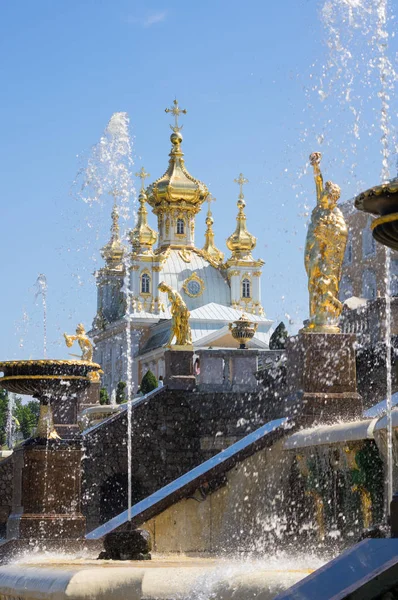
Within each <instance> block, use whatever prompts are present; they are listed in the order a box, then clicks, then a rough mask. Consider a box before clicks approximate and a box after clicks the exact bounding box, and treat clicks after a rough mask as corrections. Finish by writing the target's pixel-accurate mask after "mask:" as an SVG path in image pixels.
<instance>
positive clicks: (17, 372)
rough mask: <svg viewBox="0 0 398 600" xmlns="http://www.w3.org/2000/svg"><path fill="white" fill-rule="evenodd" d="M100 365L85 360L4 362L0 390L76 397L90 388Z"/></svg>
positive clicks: (1, 368)
mask: <svg viewBox="0 0 398 600" xmlns="http://www.w3.org/2000/svg"><path fill="white" fill-rule="evenodd" d="M100 368H101V367H100V365H98V364H97V363H90V362H87V361H83V360H47V359H43V360H11V361H5V362H0V371H3V373H4V376H3V377H0V386H1V387H3V388H5V389H6V390H8V391H9V392H13V393H15V394H25V395H29V396H34V397H38V398H40V396H44V395H47V394H50V395H62V394H63V393H66V392H67V393H68V394H71V393H72V394H73V393H75V392H77V391H79V390H80V389H82V388H84V387H86V386H88V385H89V384H90V378H89V373H92V372H96V371H99V370H100Z"/></svg>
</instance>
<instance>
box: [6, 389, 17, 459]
mask: <svg viewBox="0 0 398 600" xmlns="http://www.w3.org/2000/svg"><path fill="white" fill-rule="evenodd" d="M14 411H15V399H14V394H9V395H8V406H7V424H6V444H7V446H8V448H9V449H10V450H11V449H12V448H13V447H14V443H15V426H16V423H15V417H14Z"/></svg>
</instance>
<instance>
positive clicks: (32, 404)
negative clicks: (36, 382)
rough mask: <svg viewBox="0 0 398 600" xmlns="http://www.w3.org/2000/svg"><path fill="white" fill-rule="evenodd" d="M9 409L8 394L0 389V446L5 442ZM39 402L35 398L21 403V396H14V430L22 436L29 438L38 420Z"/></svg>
mask: <svg viewBox="0 0 398 600" xmlns="http://www.w3.org/2000/svg"><path fill="white" fill-rule="evenodd" d="M8 411H9V396H8V393H7V391H6V390H3V389H0V446H4V445H5V444H6V443H7V421H8ZM39 412H40V404H39V402H38V401H37V400H29V401H28V402H25V403H23V402H22V398H19V397H16V398H15V401H14V403H13V414H12V416H13V419H14V421H13V422H14V424H15V426H16V430H17V431H19V432H21V433H22V436H23V438H24V439H25V440H26V439H27V438H29V437H30V436H31V435H32V433H33V430H34V429H35V427H36V426H37V423H38V420H39Z"/></svg>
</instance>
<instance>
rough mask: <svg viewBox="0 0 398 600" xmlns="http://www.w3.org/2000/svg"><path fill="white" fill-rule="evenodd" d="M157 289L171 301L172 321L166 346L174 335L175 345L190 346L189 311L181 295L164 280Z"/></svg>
mask: <svg viewBox="0 0 398 600" xmlns="http://www.w3.org/2000/svg"><path fill="white" fill-rule="evenodd" d="M158 289H159V290H160V291H161V292H165V293H166V294H167V296H168V298H169V302H170V303H171V316H172V319H173V321H172V325H171V334H170V339H169V341H168V346H171V343H172V341H173V338H174V336H175V337H176V342H175V344H174V345H175V346H181V347H186V348H189V347H191V346H192V335H191V328H190V326H189V317H190V314H191V313H190V312H189V310H188V308H187V305H186V304H185V302H184V300H183V299H182V297H181V295H180V294H179V293H178V292H177V291H176V290H173V289H172V288H171V287H170V286H168V285H167V283H165V282H164V281H162V282H161V283H159V285H158Z"/></svg>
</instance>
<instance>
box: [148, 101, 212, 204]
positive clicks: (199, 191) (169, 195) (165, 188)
mask: <svg viewBox="0 0 398 600" xmlns="http://www.w3.org/2000/svg"><path fill="white" fill-rule="evenodd" d="M166 112H171V113H172V114H173V115H174V116H175V118H176V123H175V125H174V126H171V128H172V130H173V133H172V134H171V136H170V140H171V143H172V148H171V152H170V154H169V156H170V160H169V166H168V168H167V171H166V172H165V174H164V175H162V176H161V177H159V179H157V180H156V181H155V182H154V183H152V184H151V185H150V186H149V187H148V188H147V196H148V204H149V205H150V206H151V207H152V208H153V209H154V213H155V214H157V213H158V212H159V210H158V209H160V210H163V209H164V208H165V206H167V207H168V208H172V207H173V205H175V206H176V207H178V208H183V209H185V210H190V211H192V212H194V213H197V212H199V209H200V206H201V204H203V202H204V201H205V200H206V197H207V195H208V193H209V191H208V189H207V187H206V185H205V184H204V183H202V182H201V181H199V180H198V179H195V178H194V177H192V175H191V174H190V173H188V171H187V169H186V167H185V162H184V158H183V157H184V154H183V152H182V150H181V142H182V139H183V138H182V135H181V132H180V129H181V128H182V126H181V127H179V126H178V116H179V115H180V114H181V113H185V112H186V111H184V110H182V109H180V107H179V106H178V102H177V100H174V107H173V108H172V109H166Z"/></svg>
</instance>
